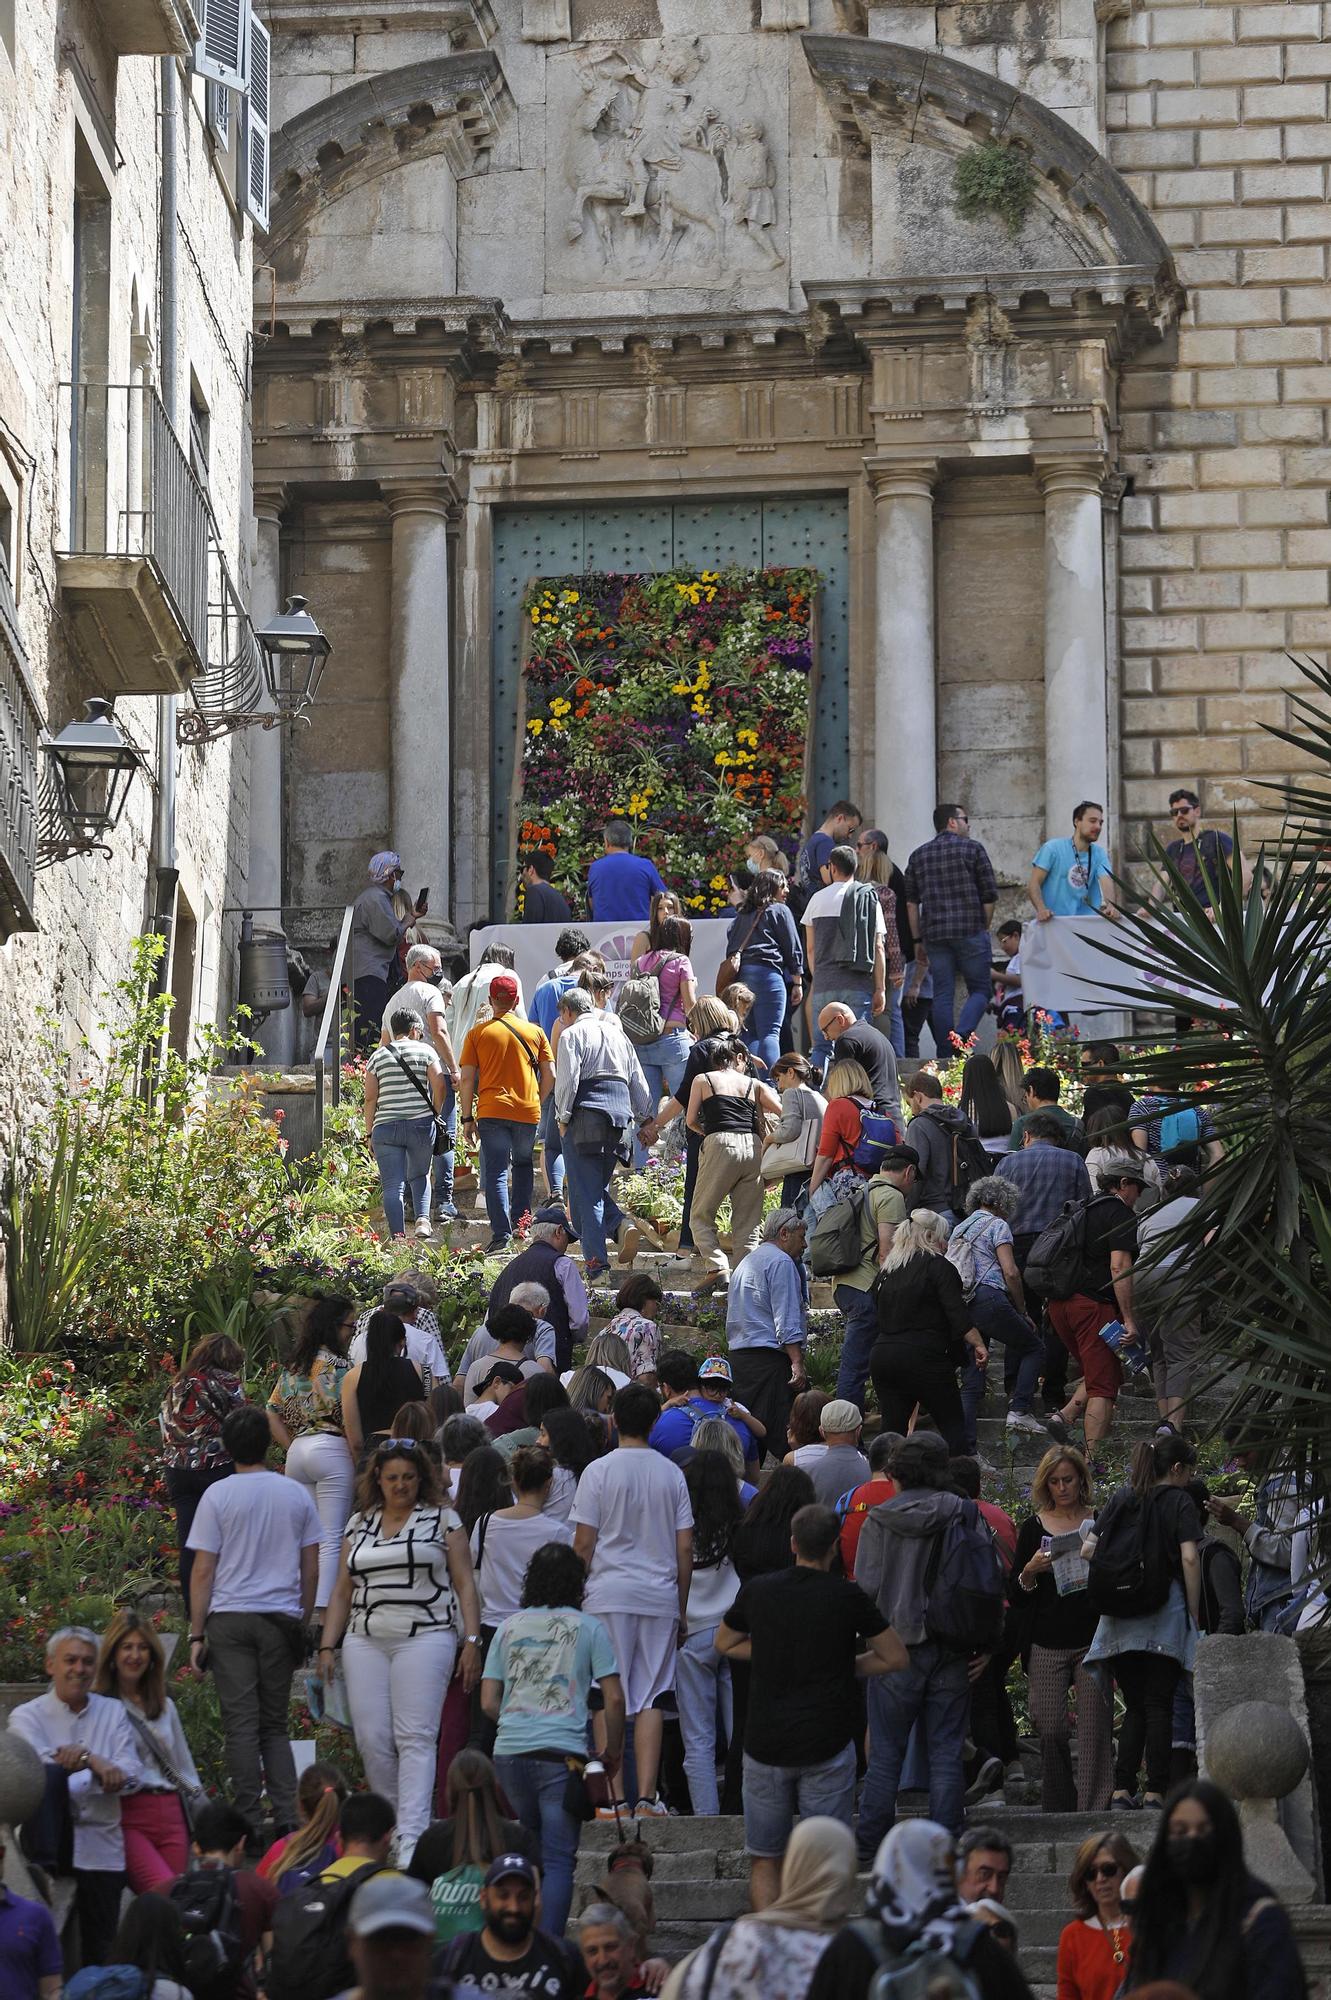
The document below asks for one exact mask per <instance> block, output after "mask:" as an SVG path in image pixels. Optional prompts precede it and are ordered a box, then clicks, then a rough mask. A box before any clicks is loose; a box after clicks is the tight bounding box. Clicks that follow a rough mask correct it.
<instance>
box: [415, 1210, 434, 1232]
mask: <svg viewBox="0 0 1331 2000" xmlns="http://www.w3.org/2000/svg"><path fill="white" fill-rule="evenodd" d="M416 1234H417V1235H418V1236H422V1237H426V1236H433V1235H434V1230H433V1228H432V1227H431V1224H430V1218H429V1216H428V1215H423V1216H422V1217H421V1219H420V1221H419V1222H418V1223H417V1224H416Z"/></svg>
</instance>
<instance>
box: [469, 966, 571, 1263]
mask: <svg viewBox="0 0 1331 2000" xmlns="http://www.w3.org/2000/svg"><path fill="white" fill-rule="evenodd" d="M517 1000H518V982H517V980H516V979H515V978H514V977H513V974H512V973H511V972H499V973H496V974H495V976H494V978H493V979H492V980H491V981H490V1012H491V1015H492V1016H493V1018H492V1019H491V1020H489V1021H478V1022H477V1023H476V1025H475V1027H474V1028H472V1029H470V1030H469V1032H468V1035H467V1039H466V1041H465V1042H464V1043H463V1045H462V1057H461V1068H462V1083H461V1086H460V1089H459V1092H458V1095H459V1098H460V1100H461V1107H462V1129H463V1131H464V1133H465V1134H466V1137H467V1139H468V1140H469V1141H470V1142H471V1143H472V1144H474V1143H475V1142H476V1140H477V1139H479V1140H480V1146H481V1184H482V1186H483V1187H484V1190H485V1210H486V1214H487V1215H488V1216H489V1218H490V1241H489V1243H488V1244H487V1245H486V1249H487V1251H498V1250H503V1249H504V1248H505V1247H506V1246H507V1244H508V1240H509V1238H510V1236H511V1235H512V1234H513V1223H514V1222H515V1221H517V1220H520V1219H521V1217H522V1216H524V1215H526V1214H527V1213H528V1212H529V1210H530V1208H531V1197H532V1154H533V1152H534V1151H535V1147H536V1128H537V1125H538V1124H539V1122H540V1117H541V1105H542V1104H543V1103H544V1101H545V1099H546V1098H547V1097H548V1096H549V1095H550V1092H551V1091H552V1090H553V1088H554V1081H555V1072H554V1061H553V1057H552V1056H551V1053H550V1044H549V1042H548V1041H547V1040H546V1038H545V1035H544V1033H543V1032H542V1030H541V1029H540V1028H537V1027H534V1026H533V1025H532V1023H531V1022H530V1021H520V1020H518V1019H516V1018H515V1017H514V1013H513V1009H514V1008H515V1007H516V1005H517ZM510 1167H511V1168H512V1177H513V1186H512V1206H511V1208H510V1203H509V1190H508V1188H507V1187H506V1182H507V1180H508V1176H509V1169H510Z"/></svg>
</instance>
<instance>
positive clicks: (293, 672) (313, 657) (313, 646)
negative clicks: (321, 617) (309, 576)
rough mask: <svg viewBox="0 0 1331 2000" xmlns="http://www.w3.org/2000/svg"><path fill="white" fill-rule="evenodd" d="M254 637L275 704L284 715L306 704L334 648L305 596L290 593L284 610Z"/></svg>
mask: <svg viewBox="0 0 1331 2000" xmlns="http://www.w3.org/2000/svg"><path fill="white" fill-rule="evenodd" d="M254 638H255V643H256V644H257V645H258V648H259V651H260V653H261V654H262V656H263V677H264V682H265V684H266V686H267V689H268V692H269V694H270V695H271V696H272V699H273V705H274V707H275V708H277V709H279V710H280V711H281V712H282V713H283V714H285V715H293V714H299V713H300V712H301V711H302V710H304V709H306V708H308V707H309V705H310V703H311V702H312V701H313V700H314V697H315V695H316V694H317V693H318V691H319V682H320V680H321V679H322V677H323V670H324V663H325V661H326V660H327V658H328V655H329V654H330V653H331V652H332V650H333V648H332V645H331V644H330V642H329V641H328V640H327V639H326V638H325V637H324V635H323V633H322V632H321V631H320V630H319V627H318V626H317V625H316V624H315V622H314V620H313V618H311V616H310V614H309V612H308V611H307V610H306V609H305V599H304V598H303V597H289V598H288V599H287V608H286V610H285V611H284V612H282V613H280V614H279V616H278V617H276V618H270V619H269V621H268V623H267V624H266V625H265V626H264V628H263V630H262V631H261V632H256V633H255V635H254Z"/></svg>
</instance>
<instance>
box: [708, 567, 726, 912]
mask: <svg viewBox="0 0 1331 2000" xmlns="http://www.w3.org/2000/svg"><path fill="white" fill-rule="evenodd" d="M720 576H721V572H720V570H719V569H705V570H704V571H703V573H702V580H703V582H704V583H717V582H719V581H720ZM725 886H726V885H725V883H724V882H720V883H714V884H713V887H714V888H721V889H724V888H725Z"/></svg>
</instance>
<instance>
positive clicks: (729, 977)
mask: <svg viewBox="0 0 1331 2000" xmlns="http://www.w3.org/2000/svg"><path fill="white" fill-rule="evenodd" d="M766 907H767V906H766V904H764V905H763V908H764V909H765V908H766ZM762 914H763V912H762V910H755V911H754V913H753V922H752V923H751V924H750V925H749V928H748V929H747V930H746V931H745V933H744V936H743V937H742V939H741V940H740V943H739V947H738V949H737V950H735V951H730V952H727V953H726V955H725V957H724V958H723V959H722V960H721V963H720V965H718V967H717V968H716V990H717V992H718V993H724V992H725V990H726V988H727V986H734V985H735V984H736V982H737V981H738V979H739V962H740V960H741V959H742V958H743V956H744V947H745V945H746V944H747V943H748V942H749V939H750V938H751V937H752V936H753V933H754V932H755V931H756V930H757V928H758V925H759V923H760V922H761V921H762Z"/></svg>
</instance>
